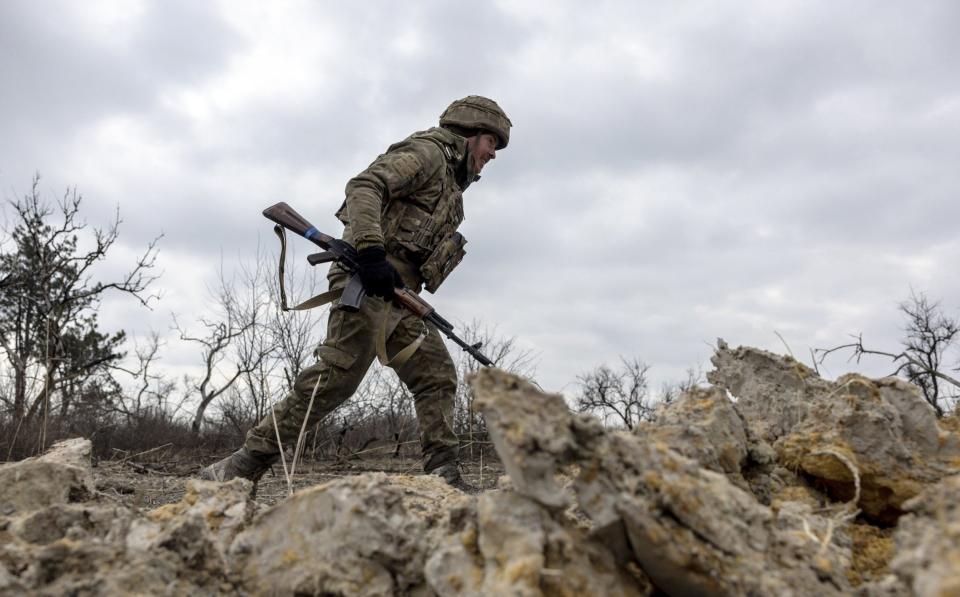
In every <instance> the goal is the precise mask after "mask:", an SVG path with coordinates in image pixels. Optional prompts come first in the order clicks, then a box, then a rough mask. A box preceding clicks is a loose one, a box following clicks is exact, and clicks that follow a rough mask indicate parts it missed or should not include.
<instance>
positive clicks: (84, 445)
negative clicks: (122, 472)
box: [0, 439, 96, 516]
mask: <svg viewBox="0 0 960 597" xmlns="http://www.w3.org/2000/svg"><path fill="white" fill-rule="evenodd" d="M91 450H92V446H91V444H90V441H89V440H85V439H71V440H67V441H64V442H60V443H58V444H55V445H54V446H53V447H52V448H51V449H50V451H49V452H47V453H46V454H44V455H42V456H38V457H34V458H27V459H25V460H21V461H19V462H13V463H8V464H3V465H0V516H14V515H16V514H20V513H24V512H30V511H33V510H38V509H41V508H46V507H49V506H53V505H56V504H67V503H76V502H82V501H85V500H87V499H90V498H92V497H93V496H94V495H95V494H96V489H95V486H94V482H93V475H92V474H91V470H90V455H91Z"/></svg>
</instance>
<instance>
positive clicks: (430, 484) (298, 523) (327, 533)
mask: <svg viewBox="0 0 960 597" xmlns="http://www.w3.org/2000/svg"><path fill="white" fill-rule="evenodd" d="M471 499H472V498H469V497H467V496H465V495H464V494H462V493H461V492H459V491H457V490H455V489H453V488H451V487H449V486H448V485H446V484H445V483H444V482H443V480H441V479H440V478H439V477H436V476H420V477H403V476H394V477H390V476H387V475H385V474H383V473H371V474H365V475H358V476H356V477H349V478H345V479H338V480H336V481H331V482H329V483H326V484H323V485H319V486H316V487H312V488H309V489H306V490H303V491H300V492H298V493H296V494H295V495H293V496H292V497H291V498H288V499H287V500H286V501H284V502H281V503H280V504H277V505H276V506H274V507H273V508H271V509H269V510H267V511H265V512H263V513H262V514H260V515H259V516H258V517H257V518H256V519H255V520H254V521H253V522H252V523H251V524H250V525H249V527H248V528H247V529H246V530H244V531H243V532H242V533H241V534H240V535H239V536H238V537H237V539H236V540H235V541H234V543H233V545H232V547H231V549H230V552H231V556H232V558H233V563H232V568H233V570H234V571H235V572H236V574H237V575H238V576H239V577H240V578H241V579H242V582H243V584H244V586H245V587H246V589H247V590H248V591H250V592H253V593H258V594H267V593H274V594H277V593H279V594H293V593H299V594H321V593H322V594H342V595H394V594H411V593H418V592H421V593H422V592H423V591H425V587H426V580H425V578H424V572H423V570H424V564H425V562H426V560H427V558H428V557H429V555H430V554H431V553H432V551H433V550H434V549H435V548H436V546H437V545H438V544H439V543H440V540H441V538H442V537H445V536H446V535H447V534H448V533H449V532H450V531H449V528H450V526H451V525H454V526H455V524H456V519H457V518H458V515H457V512H458V511H459V510H460V509H462V508H464V507H465V505H467V504H469V503H470V501H471Z"/></svg>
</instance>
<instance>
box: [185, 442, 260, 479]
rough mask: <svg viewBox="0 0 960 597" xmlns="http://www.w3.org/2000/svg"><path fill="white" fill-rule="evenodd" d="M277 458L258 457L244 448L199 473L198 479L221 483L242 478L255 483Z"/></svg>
mask: <svg viewBox="0 0 960 597" xmlns="http://www.w3.org/2000/svg"><path fill="white" fill-rule="evenodd" d="M277 458H279V455H277V456H268V457H266V458H262V457H258V456H255V455H254V454H253V453H252V452H250V451H249V450H247V449H246V448H245V447H244V448H240V449H239V450H237V451H236V452H234V453H233V454H231V455H229V456H227V457H226V458H224V459H223V460H221V461H219V462H214V463H213V464H211V465H210V466H208V467H206V468H205V469H203V470H202V471H200V478H201V479H203V480H204V481H221V482H222V481H229V480H230V479H235V478H237V477H243V478H244V479H250V480H251V481H253V482H254V483H256V482H257V481H259V480H260V477H262V476H263V474H264V473H265V472H267V470H268V469H269V468H270V465H272V464H273V463H274V462H276V461H277Z"/></svg>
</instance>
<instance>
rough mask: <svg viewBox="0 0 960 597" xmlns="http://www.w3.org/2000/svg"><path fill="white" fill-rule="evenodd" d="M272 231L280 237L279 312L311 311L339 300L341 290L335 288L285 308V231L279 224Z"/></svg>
mask: <svg viewBox="0 0 960 597" xmlns="http://www.w3.org/2000/svg"><path fill="white" fill-rule="evenodd" d="M273 231H274V232H275V233H276V234H277V236H278V237H280V264H279V268H278V269H279V274H280V310H281V311H306V310H307V309H313V308H315V307H321V306H323V305H326V304H327V303H332V302H333V301H335V300H337V299H338V298H340V295H341V294H343V288H336V289H334V290H328V291H326V292H321V293H320V294H318V295H317V296H314V297H312V298H308V299H307V300H305V301H303V302H302V303H299V304H297V305H294V306H293V307H289V306H287V290H286V285H285V283H284V278H285V276H284V271H285V265H286V262H287V231H286V230H285V229H284V228H283V226H280V225H279V224H278V225H276V226H274V227H273Z"/></svg>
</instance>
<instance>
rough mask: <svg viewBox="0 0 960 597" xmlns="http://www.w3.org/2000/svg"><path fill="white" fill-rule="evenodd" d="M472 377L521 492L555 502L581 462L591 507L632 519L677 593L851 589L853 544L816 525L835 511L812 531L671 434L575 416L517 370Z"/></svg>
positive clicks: (649, 569)
mask: <svg viewBox="0 0 960 597" xmlns="http://www.w3.org/2000/svg"><path fill="white" fill-rule="evenodd" d="M471 388H472V389H473V391H474V393H475V396H476V401H475V405H476V406H477V408H479V409H480V411H481V412H482V413H483V414H484V416H485V418H486V421H487V425H488V429H489V431H490V435H491V438H492V439H493V441H494V444H495V446H496V447H497V450H498V453H499V454H500V455H501V458H503V459H504V460H506V459H510V460H511V461H510V462H509V463H507V462H504V465H505V467H506V469H507V471H508V474H510V475H511V480H512V483H513V485H514V487H516V490H517V492H518V493H520V494H522V495H525V496H527V497H529V498H531V499H533V500H536V501H538V502H539V501H540V500H541V499H543V498H544V496H546V503H545V504H544V505H545V506H548V507H552V506H553V505H554V499H553V498H552V496H550V495H549V491H550V490H551V487H550V484H549V483H550V481H548V480H551V481H552V474H553V472H554V471H556V470H557V469H558V468H559V467H562V466H564V465H566V464H570V463H574V464H577V465H578V466H579V468H580V473H579V475H578V477H577V479H576V481H575V490H576V493H577V499H578V502H579V504H580V506H581V507H582V509H583V510H584V511H585V512H586V513H587V515H588V516H589V517H590V518H591V519H593V521H594V522H595V523H596V524H597V528H599V529H609V528H614V527H615V526H616V525H617V524H621V525H622V526H623V528H625V529H626V533H627V536H628V538H629V545H630V547H631V549H632V553H633V555H634V557H635V559H636V562H637V563H638V564H639V566H640V567H641V568H642V569H643V571H644V572H645V573H646V574H647V575H649V577H650V578H651V579H652V581H653V583H654V584H655V585H656V586H657V588H659V589H661V590H663V591H665V592H667V593H668V594H730V595H733V594H744V593H748V594H749V593H756V594H842V593H843V592H845V591H848V590H849V589H850V587H849V584H848V581H847V579H846V576H845V572H846V567H847V566H848V565H849V554H846V553H844V551H843V549H844V548H843V546H842V545H837V544H835V543H834V542H833V541H832V538H830V537H827V535H826V534H824V535H822V536H818V535H816V533H815V531H813V528H812V527H816V526H818V525H822V526H824V527H826V525H828V524H829V522H828V521H825V520H822V519H820V517H817V516H816V515H813V514H812V513H810V514H808V515H806V516H804V517H803V519H804V520H805V521H807V522H806V525H807V527H811V532H810V533H809V534H806V535H801V534H799V533H798V532H797V529H794V528H791V527H790V526H789V525H788V524H787V523H788V520H787V519H782V520H781V519H780V518H778V516H777V515H776V514H775V513H774V512H773V511H771V510H770V509H769V508H767V507H766V506H763V505H762V504H759V503H758V502H757V500H756V499H755V498H754V497H753V496H752V495H751V494H749V493H747V492H745V491H743V490H742V489H740V488H738V487H736V486H735V485H733V484H732V483H731V482H730V481H729V480H728V479H727V478H726V477H725V476H723V475H721V474H718V473H715V472H713V471H709V470H705V469H704V468H702V467H701V466H700V465H699V464H698V463H697V462H695V461H693V460H690V459H688V458H685V457H683V456H681V455H680V454H678V453H676V452H674V451H673V450H671V449H670V448H669V447H668V446H667V445H666V444H664V443H662V442H645V441H643V440H642V439H641V438H640V437H638V436H636V435H633V434H628V433H622V432H620V433H618V432H612V431H608V430H606V429H604V428H603V427H602V426H601V425H600V423H599V422H598V421H597V420H596V419H594V418H593V417H589V416H585V415H573V414H571V413H569V412H568V410H567V409H566V405H565V403H564V402H563V399H562V397H560V396H559V395H549V394H544V393H543V392H541V391H540V390H538V389H537V388H535V387H534V386H533V385H532V384H530V383H528V382H526V381H524V380H522V379H520V378H518V377H516V376H513V375H510V374H507V373H504V372H500V371H495V370H484V371H480V372H479V373H477V374H476V375H475V376H474V377H473V378H472V380H471ZM548 413H549V414H548ZM539 438H548V440H547V441H540V440H539ZM525 475H529V476H530V477H531V478H530V479H524V478H523V477H524V476H525ZM518 476H519V477H520V478H518ZM541 503H543V502H541ZM811 525H812V526H811ZM785 526H786V528H784V527H785Z"/></svg>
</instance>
